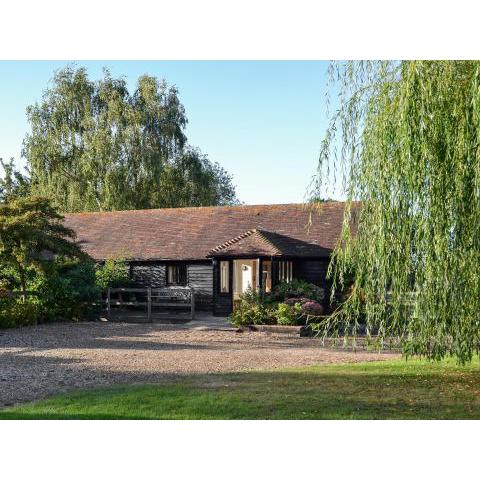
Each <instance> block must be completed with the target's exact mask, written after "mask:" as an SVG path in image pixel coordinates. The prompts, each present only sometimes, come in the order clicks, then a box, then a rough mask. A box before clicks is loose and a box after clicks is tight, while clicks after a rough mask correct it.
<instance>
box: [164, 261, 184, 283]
mask: <svg viewBox="0 0 480 480" xmlns="http://www.w3.org/2000/svg"><path fill="white" fill-rule="evenodd" d="M186 284H187V266H186V265H185V264H178V265H167V285H186Z"/></svg>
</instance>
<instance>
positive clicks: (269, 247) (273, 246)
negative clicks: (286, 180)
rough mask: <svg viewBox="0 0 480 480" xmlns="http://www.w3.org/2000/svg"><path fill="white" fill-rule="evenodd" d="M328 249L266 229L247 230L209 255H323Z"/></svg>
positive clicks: (327, 252) (328, 251) (326, 253)
mask: <svg viewBox="0 0 480 480" xmlns="http://www.w3.org/2000/svg"><path fill="white" fill-rule="evenodd" d="M329 253H330V249H327V248H323V247H321V246H320V245H315V244H313V243H310V242H304V241H302V240H298V239H296V238H292V237H287V236H285V235H279V234H278V233H275V232H267V231H266V230H259V229H254V230H248V231H247V232H245V233H243V234H242V235H239V236H238V237H235V238H232V239H231V240H228V241H227V242H224V243H222V244H221V245H218V246H217V247H215V248H214V249H213V250H211V251H210V256H212V257H220V256H248V255H255V254H257V255H265V256H272V257H275V256H290V257H324V256H326V255H328V254H329Z"/></svg>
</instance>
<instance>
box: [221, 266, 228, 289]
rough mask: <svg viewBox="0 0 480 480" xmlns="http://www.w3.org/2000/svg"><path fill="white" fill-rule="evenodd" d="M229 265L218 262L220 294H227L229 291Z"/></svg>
mask: <svg viewBox="0 0 480 480" xmlns="http://www.w3.org/2000/svg"><path fill="white" fill-rule="evenodd" d="M229 273H230V265H229V263H228V262H226V261H222V262H220V292H221V293H228V292H229V291H230V288H229V286H230V285H229V284H230V281H229V280H230V275H229Z"/></svg>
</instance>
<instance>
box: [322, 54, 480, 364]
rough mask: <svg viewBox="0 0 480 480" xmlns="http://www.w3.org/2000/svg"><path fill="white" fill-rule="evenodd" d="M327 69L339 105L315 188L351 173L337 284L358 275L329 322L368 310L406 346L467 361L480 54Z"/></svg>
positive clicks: (477, 281)
mask: <svg viewBox="0 0 480 480" xmlns="http://www.w3.org/2000/svg"><path fill="white" fill-rule="evenodd" d="M331 74H332V76H331V79H332V80H333V83H334V84H335V86H336V87H338V91H339V96H340V108H339V109H338V111H336V112H335V113H334V114H333V115H332V118H331V124H330V127H329V129H328V132H327V135H326V137H325V140H324V143H323V149H322V155H321V159H320V169H319V172H320V174H319V177H318V182H317V190H318V191H322V188H323V185H324V182H325V181H328V180H331V179H332V176H333V175H338V174H341V176H342V177H343V179H344V182H345V187H346V193H347V196H348V204H347V208H346V213H345V221H344V228H343V232H342V238H341V241H340V242H339V243H338V246H337V248H336V250H335V253H334V257H333V262H332V264H331V267H330V271H331V275H332V278H333V283H334V292H333V294H334V295H336V294H337V293H338V291H339V290H342V289H344V288H345V287H346V286H347V285H346V283H347V278H348V277H349V276H353V286H352V290H351V295H349V297H348V299H347V300H346V302H345V304H344V305H343V306H342V308H341V309H340V310H339V311H338V312H337V313H336V314H335V315H333V316H332V317H331V318H330V319H329V321H328V322H326V323H325V324H324V328H325V330H324V331H325V332H326V331H327V330H328V329H332V328H335V329H336V330H337V331H342V330H344V331H350V332H351V331H353V333H355V332H356V328H357V326H358V319H359V318H360V317H361V316H363V317H364V319H365V322H366V326H367V332H369V333H372V332H375V333H378V335H379V338H380V340H382V341H385V340H386V339H388V338H391V337H397V338H400V340H401V342H402V345H403V347H404V349H405V352H406V353H407V354H421V355H426V356H428V357H430V358H434V359H440V358H442V357H444V356H446V355H453V356H455V357H457V359H459V360H460V361H461V362H464V361H467V360H469V359H471V358H472V355H474V354H475V353H478V352H479V350H480V348H479V347H480V272H479V268H478V266H479V265H480V62H477V61H461V62H453V61H403V62H360V63H358V62H347V63H340V64H335V65H333V66H332V68H331ZM357 200H358V201H361V204H360V205H358V204H356V203H355V201H357ZM355 211H356V212H357V213H356V214H355V213H354V212H355ZM353 215H355V216H356V220H355V222H352V217H353Z"/></svg>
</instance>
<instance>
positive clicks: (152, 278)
mask: <svg viewBox="0 0 480 480" xmlns="http://www.w3.org/2000/svg"><path fill="white" fill-rule="evenodd" d="M130 278H131V279H132V280H133V281H134V282H135V283H136V284H138V285H139V286H142V287H154V288H161V287H164V286H165V284H166V266H165V264H159V263H132V264H130Z"/></svg>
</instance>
